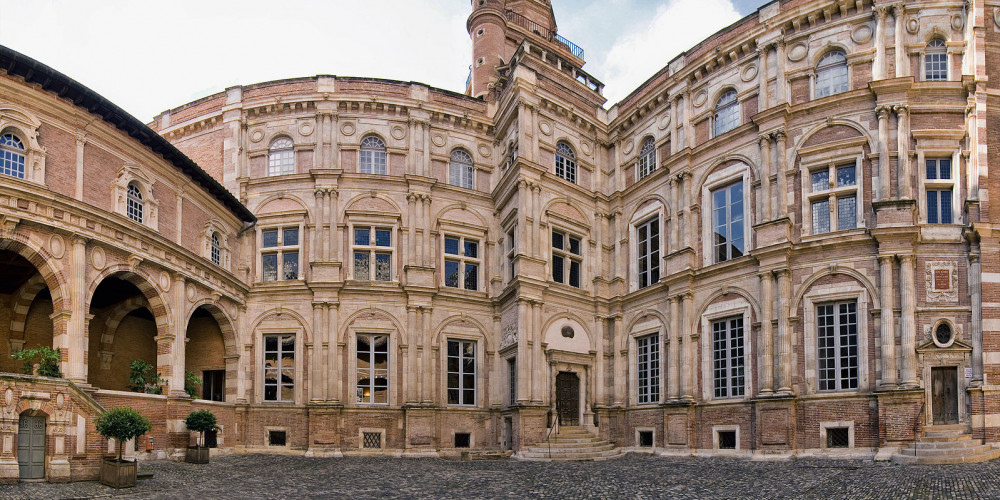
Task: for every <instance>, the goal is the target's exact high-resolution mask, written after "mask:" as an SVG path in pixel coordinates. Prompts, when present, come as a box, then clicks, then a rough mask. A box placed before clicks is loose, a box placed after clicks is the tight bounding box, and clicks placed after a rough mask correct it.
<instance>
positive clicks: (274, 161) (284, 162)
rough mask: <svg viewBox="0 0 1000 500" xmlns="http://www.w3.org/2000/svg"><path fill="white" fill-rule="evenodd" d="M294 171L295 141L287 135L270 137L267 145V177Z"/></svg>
mask: <svg viewBox="0 0 1000 500" xmlns="http://www.w3.org/2000/svg"><path fill="white" fill-rule="evenodd" d="M286 142H287V144H286ZM279 143H280V144H279ZM294 173H296V164H295V141H293V140H292V138H291V137H289V136H287V135H279V136H277V137H275V138H273V139H271V142H270V144H269V145H268V146H267V177H277V176H279V175H291V174H294Z"/></svg>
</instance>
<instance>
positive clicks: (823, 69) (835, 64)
mask: <svg viewBox="0 0 1000 500" xmlns="http://www.w3.org/2000/svg"><path fill="white" fill-rule="evenodd" d="M841 92H847V55H846V54H844V51H843V50H831V51H830V52H827V53H826V55H824V56H823V57H821V58H820V59H819V64H817V65H816V98H817V99H819V98H820V97H826V96H828V95H833V94H839V93H841Z"/></svg>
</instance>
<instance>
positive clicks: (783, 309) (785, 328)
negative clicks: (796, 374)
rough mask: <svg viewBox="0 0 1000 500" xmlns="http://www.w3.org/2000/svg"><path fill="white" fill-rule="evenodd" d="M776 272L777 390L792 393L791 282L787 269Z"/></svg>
mask: <svg viewBox="0 0 1000 500" xmlns="http://www.w3.org/2000/svg"><path fill="white" fill-rule="evenodd" d="M776 273H777V274H778V366H779V368H778V370H779V373H780V374H781V376H780V377H779V378H780V381H779V382H778V384H777V385H778V392H779V393H781V394H791V393H792V327H791V324H790V323H789V321H788V318H789V315H790V314H791V311H789V309H788V308H789V307H790V304H791V301H792V283H791V276H790V272H789V270H788V269H779V270H777V271H776Z"/></svg>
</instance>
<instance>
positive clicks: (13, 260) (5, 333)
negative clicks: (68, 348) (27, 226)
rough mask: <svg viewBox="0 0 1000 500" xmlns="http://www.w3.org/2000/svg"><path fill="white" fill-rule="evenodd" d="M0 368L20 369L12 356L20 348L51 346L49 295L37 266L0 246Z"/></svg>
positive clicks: (51, 307) (22, 368)
mask: <svg viewBox="0 0 1000 500" xmlns="http://www.w3.org/2000/svg"><path fill="white" fill-rule="evenodd" d="M0 269H2V270H3V272H2V273H0V371H4V372H14V373H21V372H23V371H24V365H23V363H22V362H21V361H16V360H14V359H11V354H13V353H15V352H17V351H20V350H21V349H31V348H35V347H52V339H53V334H54V332H53V323H52V318H51V315H52V312H53V305H52V297H51V295H50V294H49V290H48V287H47V285H46V283H45V280H44V279H43V278H42V275H41V274H40V273H39V272H38V269H37V268H36V267H35V266H34V265H33V264H32V263H31V262H29V261H28V259H26V258H24V257H22V256H21V255H20V254H18V253H16V252H13V251H11V250H0Z"/></svg>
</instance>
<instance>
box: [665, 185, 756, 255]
mask: <svg viewBox="0 0 1000 500" xmlns="http://www.w3.org/2000/svg"><path fill="white" fill-rule="evenodd" d="M681 179H683V180H684V209H685V213H684V215H685V217H684V239H685V240H686V246H687V247H688V248H692V249H693V248H695V247H696V246H697V245H696V244H695V238H696V237H697V234H698V227H697V224H698V219H697V218H696V217H695V209H694V207H693V203H694V200H695V199H696V197H697V196H698V193H696V192H695V187H694V182H691V180H692V179H691V172H684V173H682V174H681ZM747 223H749V221H747V222H745V224H747Z"/></svg>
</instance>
